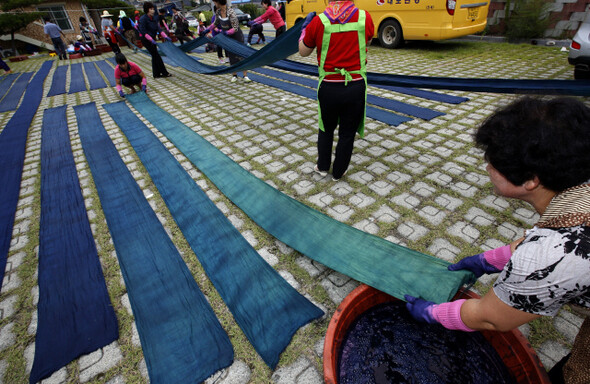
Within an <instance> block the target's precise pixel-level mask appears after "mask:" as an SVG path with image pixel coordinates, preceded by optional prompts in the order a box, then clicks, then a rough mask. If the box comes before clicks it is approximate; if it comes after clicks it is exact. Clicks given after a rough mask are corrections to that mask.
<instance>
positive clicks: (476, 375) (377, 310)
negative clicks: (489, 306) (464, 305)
mask: <svg viewBox="0 0 590 384" xmlns="http://www.w3.org/2000/svg"><path fill="white" fill-rule="evenodd" d="M338 368H339V369H338V371H339V380H338V383H340V384H369V383H371V384H374V383H376V384H390V383H400V384H402V383H428V384H508V383H515V380H514V379H513V378H512V377H511V376H510V372H509V371H508V368H506V365H504V362H503V361H502V359H501V358H500V356H499V355H498V353H497V352H496V350H495V349H494V348H493V347H492V346H491V345H490V344H489V343H488V342H487V340H486V339H485V338H484V337H483V335H482V334H481V333H479V332H474V333H467V332H455V331H449V330H447V329H445V328H443V327H442V326H441V325H439V324H436V325H431V324H425V323H418V322H416V321H415V320H414V319H413V318H412V317H411V316H410V314H409V313H408V312H407V311H406V308H405V305H404V304H403V303H402V302H398V303H388V304H382V305H379V306H376V307H373V308H370V309H369V310H367V311H366V312H364V313H363V314H361V315H360V316H359V317H358V318H357V319H356V321H355V322H354V323H353V324H352V325H351V326H350V328H349V330H348V333H347V334H346V336H345V337H344V339H343V340H342V348H341V354H340V358H339V367H338Z"/></svg>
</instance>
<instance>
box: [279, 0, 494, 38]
mask: <svg viewBox="0 0 590 384" xmlns="http://www.w3.org/2000/svg"><path fill="white" fill-rule="evenodd" d="M328 1H329V0H291V1H290V2H288V4H287V7H286V19H287V25H288V26H293V25H294V24H295V23H296V22H297V21H299V20H301V19H304V18H305V16H307V14H308V13H310V12H314V11H315V12H317V13H318V14H319V13H320V12H323V11H324V9H325V8H326V5H328ZM490 1H491V0H484V1H482V0H355V4H356V6H357V7H358V8H360V9H364V10H365V11H367V12H369V13H370V14H371V17H372V18H373V22H374V23H375V36H373V37H375V38H378V39H379V42H380V43H381V46H383V47H386V48H396V47H397V46H399V45H400V44H401V43H402V42H403V41H404V40H444V39H451V38H454V37H460V36H465V35H470V34H473V33H477V32H481V31H483V29H484V28H485V26H486V22H487V16H488V7H489V3H490Z"/></svg>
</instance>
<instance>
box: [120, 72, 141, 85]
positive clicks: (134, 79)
mask: <svg viewBox="0 0 590 384" xmlns="http://www.w3.org/2000/svg"><path fill="white" fill-rule="evenodd" d="M121 83H122V84H123V85H124V86H126V87H128V88H131V87H132V86H133V85H140V84H141V76H139V75H131V76H128V77H121Z"/></svg>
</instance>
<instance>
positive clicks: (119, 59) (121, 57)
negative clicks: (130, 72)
mask: <svg viewBox="0 0 590 384" xmlns="http://www.w3.org/2000/svg"><path fill="white" fill-rule="evenodd" d="M115 61H116V62H117V64H119V65H123V64H125V63H127V58H126V57H125V55H124V54H122V53H117V54H116V55H115Z"/></svg>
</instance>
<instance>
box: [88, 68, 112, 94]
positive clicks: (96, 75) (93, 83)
mask: <svg viewBox="0 0 590 384" xmlns="http://www.w3.org/2000/svg"><path fill="white" fill-rule="evenodd" d="M84 72H86V77H88V83H89V84H90V90H91V91H92V90H94V89H99V88H105V87H106V86H107V84H106V83H105V82H104V79H103V78H102V76H101V75H100V72H98V69H96V67H95V66H94V63H93V62H87V63H84Z"/></svg>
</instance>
